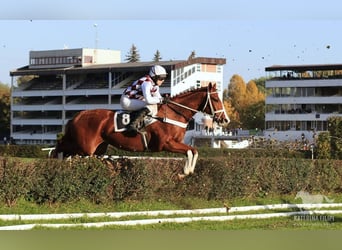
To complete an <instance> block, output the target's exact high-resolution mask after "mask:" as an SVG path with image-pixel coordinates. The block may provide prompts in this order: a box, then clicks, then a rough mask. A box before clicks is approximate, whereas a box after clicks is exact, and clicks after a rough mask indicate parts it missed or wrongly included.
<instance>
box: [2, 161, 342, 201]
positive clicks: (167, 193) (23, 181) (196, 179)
mask: <svg viewBox="0 0 342 250" xmlns="http://www.w3.org/2000/svg"><path fill="white" fill-rule="evenodd" d="M184 163H185V160H177V159H173V158H168V159H167V158H166V159H156V158H155V159H152V158H151V159H118V160H113V161H112V162H110V163H109V162H107V161H103V160H100V159H97V158H93V157H89V158H76V157H75V158H73V159H72V160H63V161H61V160H56V159H41V160H39V161H35V162H33V161H31V163H29V164H23V163H22V162H20V160H18V159H16V160H13V159H8V158H6V157H5V158H1V161H0V198H1V199H2V200H3V201H5V202H6V203H7V205H10V206H11V205H14V204H15V201H16V200H17V199H19V198H21V197H23V198H25V199H27V200H29V201H32V202H35V203H39V204H42V203H49V204H53V203H63V202H72V201H78V200H80V199H85V200H89V201H92V202H94V203H101V202H112V201H113V200H114V201H125V200H137V201H141V200H145V199H147V200H163V201H168V202H173V203H177V202H179V200H182V199H180V198H182V197H191V198H200V199H207V200H221V201H224V200H230V199H235V198H241V199H244V198H263V197H267V196H268V195H287V194H295V193H297V192H298V191H300V190H306V191H309V192H313V193H317V192H318V193H333V192H341V191H342V161H341V160H311V159H295V158H282V157H277V158H271V157H241V156H240V155H237V156H236V155H230V156H229V157H227V156H224V157H223V156H221V157H212V158H211V157H208V158H203V157H201V158H200V159H199V160H198V163H197V166H196V169H195V173H194V174H193V175H190V176H188V177H186V178H185V179H183V180H181V181H180V180H179V179H178V178H177V176H178V173H181V172H182V170H183V166H184Z"/></svg>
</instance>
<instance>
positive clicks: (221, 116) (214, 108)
mask: <svg viewBox="0 0 342 250" xmlns="http://www.w3.org/2000/svg"><path fill="white" fill-rule="evenodd" d="M203 112H205V113H207V114H209V115H211V116H212V118H213V121H214V122H217V123H218V124H219V125H224V124H227V123H229V121H230V120H229V117H228V115H227V113H226V111H225V109H224V106H223V103H222V101H221V99H220V97H219V95H218V92H217V89H216V84H212V83H209V85H208V87H207V100H206V103H205V105H204V108H203Z"/></svg>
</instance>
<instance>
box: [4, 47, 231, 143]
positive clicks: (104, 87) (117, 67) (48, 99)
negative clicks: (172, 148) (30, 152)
mask: <svg viewBox="0 0 342 250" xmlns="http://www.w3.org/2000/svg"><path fill="white" fill-rule="evenodd" d="M120 57H121V54H120V51H114V50H98V49H84V48H80V49H65V50H46V51H31V52H30V60H29V65H27V66H24V67H21V68H18V69H16V70H13V71H11V72H10V75H11V77H12V81H11V87H12V91H11V135H10V136H11V138H12V139H13V140H14V141H15V142H16V143H17V144H45V145H53V144H55V142H56V139H57V135H58V134H59V133H60V132H63V131H64V126H65V124H66V123H67V121H68V120H69V119H71V118H72V117H73V116H74V115H75V114H76V113H77V112H79V111H81V110H87V109H98V108H104V109H111V110H120V109H121V106H120V97H121V94H122V92H123V90H124V89H125V88H126V87H127V85H129V84H130V83H132V81H134V80H136V79H138V78H140V77H142V76H144V75H146V74H147V73H148V71H149V69H150V67H151V66H152V65H154V64H156V63H155V62H137V63H122V62H121V61H120V60H121V59H120ZM225 63H226V60H225V59H223V58H207V57H197V58H192V59H188V60H172V61H161V62H158V64H160V65H162V66H164V67H165V68H166V70H167V72H168V73H169V77H168V79H167V80H166V81H165V82H164V84H163V85H162V87H161V93H170V94H171V96H174V95H177V94H178V93H180V92H183V91H187V90H189V89H191V88H197V87H200V86H206V85H207V84H208V83H209V82H212V83H216V85H217V87H218V91H219V92H220V95H221V98H222V95H223V87H222V86H223V65H224V64H225ZM195 123H197V126H201V118H200V117H198V118H196V119H195ZM198 129H201V128H198Z"/></svg>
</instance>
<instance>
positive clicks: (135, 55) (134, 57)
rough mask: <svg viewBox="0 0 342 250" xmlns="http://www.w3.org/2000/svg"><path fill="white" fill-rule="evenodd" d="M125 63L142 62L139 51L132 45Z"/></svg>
mask: <svg viewBox="0 0 342 250" xmlns="http://www.w3.org/2000/svg"><path fill="white" fill-rule="evenodd" d="M125 61H127V62H139V61H140V54H139V51H138V49H137V47H136V46H135V45H134V44H132V47H131V48H130V50H129V52H128V53H127V54H126V59H125Z"/></svg>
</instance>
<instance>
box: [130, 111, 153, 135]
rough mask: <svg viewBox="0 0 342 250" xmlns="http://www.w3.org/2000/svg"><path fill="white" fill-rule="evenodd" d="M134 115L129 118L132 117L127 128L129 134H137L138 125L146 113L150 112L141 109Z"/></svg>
mask: <svg viewBox="0 0 342 250" xmlns="http://www.w3.org/2000/svg"><path fill="white" fill-rule="evenodd" d="M134 113H135V114H131V117H132V115H133V118H132V119H131V122H130V124H128V126H127V130H128V131H130V132H137V130H138V126H139V123H140V122H141V121H142V119H144V117H145V116H146V115H147V114H148V113H150V110H149V109H148V108H143V109H140V110H138V111H136V112H134Z"/></svg>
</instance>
